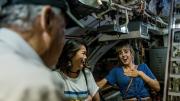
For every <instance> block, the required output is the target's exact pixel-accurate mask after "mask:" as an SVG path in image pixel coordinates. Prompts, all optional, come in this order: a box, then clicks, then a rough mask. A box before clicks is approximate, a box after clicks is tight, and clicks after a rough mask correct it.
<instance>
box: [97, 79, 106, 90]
mask: <svg viewBox="0 0 180 101" xmlns="http://www.w3.org/2000/svg"><path fill="white" fill-rule="evenodd" d="M106 83H107V80H106V79H102V80H101V81H99V82H97V85H98V87H99V88H100V89H101V88H102V87H103V86H104V85H105V84H106Z"/></svg>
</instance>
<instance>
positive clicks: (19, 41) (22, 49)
mask: <svg viewBox="0 0 180 101" xmlns="http://www.w3.org/2000/svg"><path fill="white" fill-rule="evenodd" d="M0 40H1V41H3V42H5V43H6V44H7V45H8V47H9V48H11V49H12V50H14V51H15V52H16V53H17V54H19V55H21V56H22V57H24V58H25V59H30V60H31V61H32V62H34V63H38V64H42V65H44V64H43V61H42V59H41V58H40V57H39V55H38V54H37V53H36V52H35V50H34V49H33V48H32V47H31V46H30V45H29V44H28V43H27V42H26V41H25V40H24V39H23V38H21V36H20V35H19V34H18V33H16V32H14V31H12V30H10V29H7V28H1V29H0Z"/></svg>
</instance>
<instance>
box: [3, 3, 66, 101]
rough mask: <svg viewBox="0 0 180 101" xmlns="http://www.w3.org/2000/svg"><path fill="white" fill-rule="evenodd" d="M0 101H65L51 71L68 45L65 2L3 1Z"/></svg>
mask: <svg viewBox="0 0 180 101" xmlns="http://www.w3.org/2000/svg"><path fill="white" fill-rule="evenodd" d="M0 4H1V10H0V26H1V28H0V101H61V100H63V97H61V94H60V83H59V82H58V81H54V80H53V79H52V78H53V77H52V74H51V71H50V69H49V68H47V67H52V66H53V65H55V64H56V62H57V60H58V57H59V55H60V54H61V50H62V47H63V45H64V29H65V25H66V24H65V18H64V15H63V11H64V10H65V9H66V6H65V3H64V2H63V1H62V0H8V1H7V0H1V1H0Z"/></svg>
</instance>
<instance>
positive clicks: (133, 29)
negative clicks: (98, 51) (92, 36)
mask: <svg viewBox="0 0 180 101" xmlns="http://www.w3.org/2000/svg"><path fill="white" fill-rule="evenodd" d="M148 28H149V26H148V25H147V24H146V23H143V22H142V21H132V22H130V23H129V24H128V29H129V33H128V34H121V35H120V36H119V35H105V34H104V35H102V36H101V37H100V38H99V41H110V40H121V39H133V38H143V39H150V36H149V33H148Z"/></svg>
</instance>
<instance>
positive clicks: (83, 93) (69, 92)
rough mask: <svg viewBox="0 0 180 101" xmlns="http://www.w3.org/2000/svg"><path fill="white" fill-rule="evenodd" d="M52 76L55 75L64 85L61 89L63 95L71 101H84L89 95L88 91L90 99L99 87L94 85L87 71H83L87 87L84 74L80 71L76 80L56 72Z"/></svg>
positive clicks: (91, 76) (92, 78)
mask: <svg viewBox="0 0 180 101" xmlns="http://www.w3.org/2000/svg"><path fill="white" fill-rule="evenodd" d="M54 74H55V75H56V77H57V79H58V80H59V81H61V82H62V83H63V85H64V87H63V88H62V90H63V91H64V95H65V96H66V97H67V98H70V99H71V100H81V101H84V100H85V99H86V98H87V96H88V95H89V94H88V90H89V93H90V95H91V96H92V97H93V96H94V95H95V94H96V93H97V91H98V90H99V87H98V86H97V85H96V82H95V80H94V77H93V75H92V73H91V71H90V70H89V69H85V74H86V77H87V85H86V80H85V76H84V73H83V72H82V71H80V73H79V76H78V77H77V78H70V77H68V76H66V75H65V74H64V73H62V72H58V71H54ZM87 88H88V89H87Z"/></svg>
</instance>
